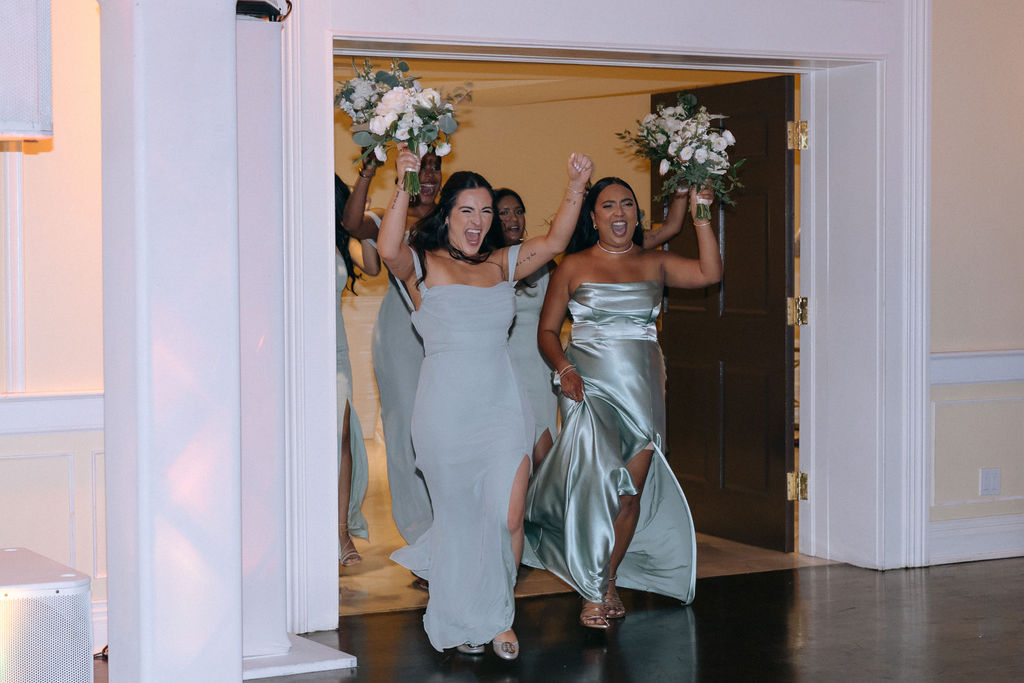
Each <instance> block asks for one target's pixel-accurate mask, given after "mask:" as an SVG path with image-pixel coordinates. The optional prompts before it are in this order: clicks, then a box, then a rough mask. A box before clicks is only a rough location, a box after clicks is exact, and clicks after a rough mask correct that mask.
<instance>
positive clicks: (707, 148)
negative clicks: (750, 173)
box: [617, 94, 745, 220]
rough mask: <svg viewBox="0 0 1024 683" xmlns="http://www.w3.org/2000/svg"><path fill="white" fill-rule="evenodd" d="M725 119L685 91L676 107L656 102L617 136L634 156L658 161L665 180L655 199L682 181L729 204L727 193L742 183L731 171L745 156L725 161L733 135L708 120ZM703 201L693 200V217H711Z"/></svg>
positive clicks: (677, 187) (681, 185) (680, 186)
mask: <svg viewBox="0 0 1024 683" xmlns="http://www.w3.org/2000/svg"><path fill="white" fill-rule="evenodd" d="M724 118H726V117H725V116H723V115H722V114H709V113H708V110H707V109H706V108H705V107H703V106H702V107H699V108H698V107H697V98H696V97H694V96H693V95H692V94H687V95H683V96H682V97H680V98H679V103H678V105H677V106H675V107H664V106H659V107H658V108H657V111H656V112H655V113H653V114H648V115H647V116H645V117H644V118H643V119H641V120H640V121H637V126H638V130H637V132H635V133H632V132H630V131H624V132H622V133H618V134H617V135H618V138H619V139H620V140H624V141H625V142H626V143H628V144H629V145H630V146H632V147H633V152H634V154H636V155H637V156H639V157H644V158H647V159H653V160H655V161H658V162H659V166H658V171H659V173H661V175H663V176H664V177H665V182H664V183H663V184H662V186H661V192H660V193H659V194H658V195H657V197H656V198H655V199H661V198H663V197H666V196H668V195H670V194H672V193H673V192H675V191H676V190H678V189H680V188H683V187H686V186H691V187H698V188H700V187H705V186H707V187H710V188H711V190H713V191H714V193H715V196H716V197H718V199H719V200H720V201H721V202H722V203H723V204H728V205H731V204H734V203H735V202H733V200H732V199H730V198H729V193H730V192H732V191H733V190H734V189H736V188H738V187H743V185H742V184H741V183H740V182H739V180H738V179H737V177H736V170H737V169H738V168H739V167H740V165H742V164H743V162H744V161H745V160H744V159H741V160H739V161H737V162H735V163H733V164H731V165H730V163H729V155H728V153H727V152H726V151H725V150H726V148H727V147H730V146H732V145H733V144H735V142H736V138H734V137H733V135H732V133H731V132H729V131H728V130H726V129H721V130H719V129H717V128H713V127H712V125H711V124H712V122H713V121H715V120H718V119H724ZM706 202H707V200H701V199H698V205H697V219H698V220H711V209H710V208H709V206H708V204H707V203H706Z"/></svg>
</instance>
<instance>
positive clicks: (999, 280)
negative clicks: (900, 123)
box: [931, 0, 1024, 352]
mask: <svg viewBox="0 0 1024 683" xmlns="http://www.w3.org/2000/svg"><path fill="white" fill-rule="evenodd" d="M932 12H933V24H932V26H933V29H932V30H933V34H932V202H931V238H932V269H931V281H932V286H931V293H932V342H931V343H932V351H933V352H947V351H985V350H997V349H1024V268H1021V260H1022V259H1024V221H1022V219H1021V212H1020V197H1021V191H1020V188H1021V187H1022V186H1024V131H1022V129H1021V123H1020V119H1021V111H1022V110H1024V68H1022V65H1024V43H1022V41H1021V36H1020V28H1021V26H1024V3H1021V2H1019V0H988V1H987V2H984V3H975V2H964V1H963V0H934V2H933V6H932Z"/></svg>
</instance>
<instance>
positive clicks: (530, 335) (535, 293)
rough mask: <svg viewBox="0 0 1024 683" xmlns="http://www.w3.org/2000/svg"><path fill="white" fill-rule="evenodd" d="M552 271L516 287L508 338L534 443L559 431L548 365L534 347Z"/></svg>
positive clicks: (539, 273)
mask: <svg viewBox="0 0 1024 683" xmlns="http://www.w3.org/2000/svg"><path fill="white" fill-rule="evenodd" d="M552 268H553V265H552V264H550V263H549V264H547V265H545V266H543V267H542V268H541V269H540V270H538V271H537V272H535V273H533V274H532V275H530V276H529V277H525V278H523V279H522V280H520V281H519V283H518V284H517V285H516V290H515V291H516V321H515V323H514V324H513V325H512V331H511V333H510V334H509V338H508V345H509V349H510V350H511V352H512V364H513V365H514V366H515V368H516V373H517V374H518V376H519V381H520V382H521V383H522V385H523V388H524V389H525V390H526V395H527V397H528V398H529V399H530V406H531V407H532V408H533V419H534V420H535V421H536V423H537V433H536V434H535V435H534V439H533V440H534V443H536V442H537V439H539V438H540V435H541V434H543V433H544V430H547V431H548V433H550V434H551V438H554V437H555V434H556V433H557V432H558V396H557V395H556V394H555V390H554V387H553V386H552V385H551V366H550V365H548V362H547V361H546V360H545V359H544V356H543V355H541V352H540V348H538V346H537V325H538V324H539V323H540V310H541V308H542V307H543V306H544V295H545V294H546V293H547V290H548V281H549V280H550V278H551V270H552Z"/></svg>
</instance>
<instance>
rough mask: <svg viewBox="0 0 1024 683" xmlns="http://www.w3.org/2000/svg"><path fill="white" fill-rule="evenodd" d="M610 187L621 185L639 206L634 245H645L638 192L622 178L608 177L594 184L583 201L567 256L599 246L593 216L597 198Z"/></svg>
mask: <svg viewBox="0 0 1024 683" xmlns="http://www.w3.org/2000/svg"><path fill="white" fill-rule="evenodd" d="M609 185H621V186H622V187H624V188H626V189H627V190H629V193H630V194H631V195H633V202H634V203H636V205H637V207H636V217H637V221H636V228H634V229H633V244H636V245H637V246H640V247H642V246H643V245H644V228H643V225H642V222H643V218H644V213H643V211H641V210H640V204H639V203H638V202H637V201H636V192H634V191H633V188H632V187H630V186H629V183H627V182H626V181H625V180H623V179H622V178H615V177H613V176H608V177H607V178H601V179H600V180H598V181H597V182H596V183H594V186H593V187H591V188H590V191H589V192H587V196H586V198H585V199H584V200H583V208H581V209H580V217H579V218H578V219H576V230H575V231H574V232H573V233H572V239H570V240H569V246H568V247H567V248H566V250H565V253H566V254H575V253H576V252H577V251H583V250H584V249H589V248H590V247H592V246H594V245H595V244H597V237H598V235H597V228H595V227H594V218H593V216H592V215H591V214H592V213H593V211H594V207H595V206H596V205H597V196H598V195H599V194H601V192H602V191H603V190H604V189H605V188H606V187H608V186H609Z"/></svg>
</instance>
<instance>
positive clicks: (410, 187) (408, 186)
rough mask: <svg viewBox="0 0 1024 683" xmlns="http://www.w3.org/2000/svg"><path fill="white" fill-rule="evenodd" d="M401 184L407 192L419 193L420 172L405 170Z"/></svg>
mask: <svg viewBox="0 0 1024 683" xmlns="http://www.w3.org/2000/svg"><path fill="white" fill-rule="evenodd" d="M402 186H403V187H404V188H405V191H406V192H408V193H409V194H419V193H420V174H419V171H406V172H405V178H404V179H403V180H402Z"/></svg>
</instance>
